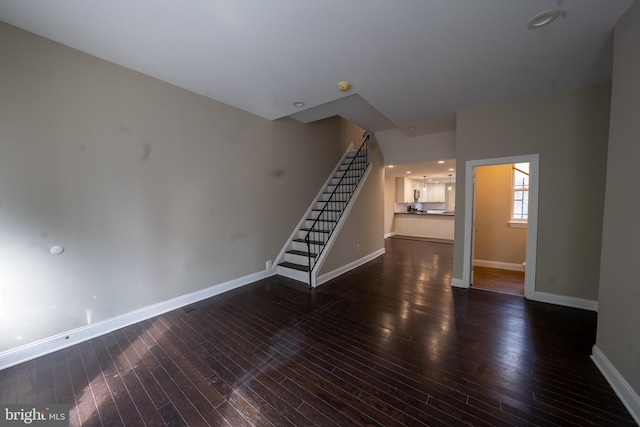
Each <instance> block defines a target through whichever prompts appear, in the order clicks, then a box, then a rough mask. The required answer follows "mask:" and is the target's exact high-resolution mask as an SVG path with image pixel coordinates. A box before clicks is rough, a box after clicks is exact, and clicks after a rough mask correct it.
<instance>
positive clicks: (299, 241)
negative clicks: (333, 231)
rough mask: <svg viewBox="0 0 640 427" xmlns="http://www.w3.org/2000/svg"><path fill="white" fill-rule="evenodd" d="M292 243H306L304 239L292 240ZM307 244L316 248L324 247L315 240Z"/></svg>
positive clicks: (322, 243)
mask: <svg viewBox="0 0 640 427" xmlns="http://www.w3.org/2000/svg"><path fill="white" fill-rule="evenodd" d="M293 241H294V242H297V243H307V242H305V240H304V239H293ZM309 243H311V244H312V245H316V246H318V245H324V242H319V241H317V240H309Z"/></svg>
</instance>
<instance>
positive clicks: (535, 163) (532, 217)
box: [462, 154, 540, 299]
mask: <svg viewBox="0 0 640 427" xmlns="http://www.w3.org/2000/svg"><path fill="white" fill-rule="evenodd" d="M524 162H529V218H528V221H527V246H526V251H527V254H526V259H525V261H526V262H527V267H526V271H525V279H524V296H525V298H527V299H533V298H534V296H535V292H536V249H537V246H538V182H539V166H540V155H539V154H527V155H521V156H511V157H498V158H493V159H481V160H467V162H466V163H465V184H464V194H465V196H464V197H465V201H464V205H465V209H464V252H463V253H464V255H463V265H462V283H463V284H464V287H467V288H468V287H470V286H471V268H472V265H473V259H472V255H471V254H472V253H473V251H472V248H471V245H472V240H473V236H472V233H473V229H472V227H473V218H472V215H473V211H474V209H475V206H473V203H474V200H475V194H474V191H475V186H474V183H473V176H474V168H475V167H476V166H493V165H503V164H509V163H524Z"/></svg>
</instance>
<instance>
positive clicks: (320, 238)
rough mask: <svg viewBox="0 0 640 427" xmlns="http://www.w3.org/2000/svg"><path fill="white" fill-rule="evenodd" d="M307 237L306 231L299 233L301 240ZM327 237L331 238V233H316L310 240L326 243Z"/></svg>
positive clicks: (312, 234)
mask: <svg viewBox="0 0 640 427" xmlns="http://www.w3.org/2000/svg"><path fill="white" fill-rule="evenodd" d="M306 235H307V232H306V231H302V230H300V231H298V237H299V238H300V239H304V237H305V236H306ZM327 236H329V233H317V232H315V231H314V232H312V233H311V234H310V235H309V238H310V239H311V240H313V241H316V242H324V241H326V239H327Z"/></svg>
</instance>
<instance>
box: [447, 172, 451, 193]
mask: <svg viewBox="0 0 640 427" xmlns="http://www.w3.org/2000/svg"><path fill="white" fill-rule="evenodd" d="M447 190H448V191H451V174H449V186H448V187H447Z"/></svg>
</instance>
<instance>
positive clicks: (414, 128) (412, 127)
mask: <svg viewBox="0 0 640 427" xmlns="http://www.w3.org/2000/svg"><path fill="white" fill-rule="evenodd" d="M407 130H416V127H415V126H409V127H408V128H407Z"/></svg>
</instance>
